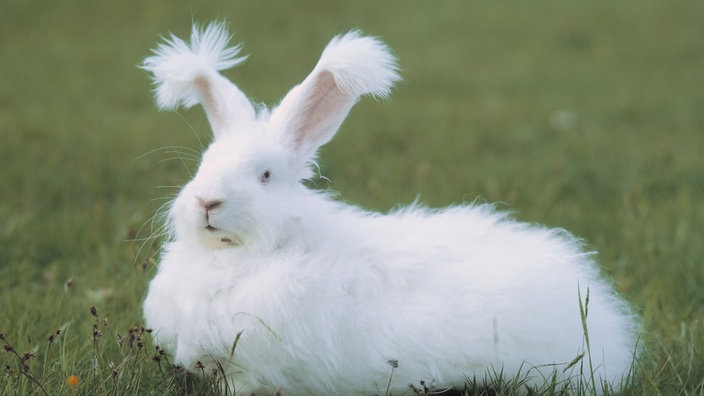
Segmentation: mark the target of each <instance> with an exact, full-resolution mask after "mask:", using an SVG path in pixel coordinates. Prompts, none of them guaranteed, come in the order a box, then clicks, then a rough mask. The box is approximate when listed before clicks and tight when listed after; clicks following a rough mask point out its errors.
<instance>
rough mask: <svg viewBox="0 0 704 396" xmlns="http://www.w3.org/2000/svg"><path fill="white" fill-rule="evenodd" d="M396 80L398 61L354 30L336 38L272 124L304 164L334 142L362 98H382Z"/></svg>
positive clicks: (378, 43)
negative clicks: (350, 112)
mask: <svg viewBox="0 0 704 396" xmlns="http://www.w3.org/2000/svg"><path fill="white" fill-rule="evenodd" d="M399 79H400V77H399V74H398V68H397V65H396V58H395V57H394V56H393V55H392V54H391V52H390V51H389V49H388V47H386V45H384V43H382V42H381V41H379V40H377V39H375V38H372V37H362V36H361V35H360V33H359V32H357V31H352V32H349V33H347V34H345V35H342V36H337V37H335V38H333V40H332V41H331V42H330V44H328V45H327V47H326V48H325V50H324V51H323V54H322V55H321V57H320V60H319V61H318V64H317V65H316V66H315V68H314V69H313V71H312V72H311V73H310V75H308V77H306V79H305V80H304V81H303V82H302V83H301V84H300V85H298V86H296V87H294V88H293V89H292V90H291V91H290V92H289V93H288V94H287V95H286V96H285V97H284V98H283V100H282V101H281V103H280V104H279V106H278V107H277V108H276V109H274V111H273V112H272V114H271V118H270V123H271V125H273V126H274V128H275V129H276V130H278V131H280V133H282V134H283V138H284V139H286V140H287V142H288V143H289V144H290V145H292V146H293V149H294V151H295V155H296V157H297V158H299V159H301V160H302V161H304V162H306V161H308V160H309V159H310V158H311V157H312V156H314V155H315V152H316V150H317V149H318V148H319V147H320V146H322V145H323V144H325V143H327V142H328V141H330V139H332V137H333V135H334V134H335V132H336V131H337V129H338V128H339V127H340V125H341V124H342V122H343V121H344V119H345V117H346V116H347V113H349V111H350V109H351V108H352V106H353V105H354V104H355V103H356V102H357V100H358V99H359V97H360V96H362V95H371V96H374V97H377V98H386V97H387V96H388V95H389V93H390V92H391V86H392V85H393V84H394V82H396V81H398V80H399Z"/></svg>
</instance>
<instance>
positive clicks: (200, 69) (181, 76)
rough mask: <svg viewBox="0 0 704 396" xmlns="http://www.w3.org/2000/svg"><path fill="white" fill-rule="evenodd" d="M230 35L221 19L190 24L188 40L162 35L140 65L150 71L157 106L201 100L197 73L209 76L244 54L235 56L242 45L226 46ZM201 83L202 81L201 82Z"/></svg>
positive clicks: (234, 63)
mask: <svg viewBox="0 0 704 396" xmlns="http://www.w3.org/2000/svg"><path fill="white" fill-rule="evenodd" d="M230 38H231V36H230V35H229V34H228V32H227V28H226V26H225V24H224V23H222V22H213V23H211V24H209V25H208V26H207V27H205V28H201V27H199V26H198V25H195V24H194V26H193V31H192V33H191V42H190V44H188V43H186V42H185V41H183V40H182V39H180V38H178V37H176V36H174V35H173V34H172V35H171V37H170V38H164V42H163V43H161V44H159V45H158V46H157V47H156V49H154V50H153V51H152V53H153V55H152V56H150V57H148V58H146V59H145V60H144V62H143V63H142V65H140V67H141V68H142V69H144V70H147V71H149V72H151V73H152V74H153V81H154V84H155V85H156V88H155V95H156V102H157V105H158V106H159V108H161V109H174V108H177V107H178V106H179V105H182V106H184V107H186V108H188V107H191V106H193V105H196V104H198V103H200V102H202V100H203V98H202V91H201V90H199V88H200V87H199V82H198V79H199V77H206V78H210V77H211V76H214V75H215V74H217V72H218V71H220V70H225V69H229V68H232V67H234V66H237V65H239V64H240V63H242V62H244V60H245V59H246V58H247V57H246V56H244V57H237V55H238V54H239V52H240V50H241V48H242V46H241V45H236V46H232V47H228V46H227V45H228V42H229V40H230ZM201 84H202V82H201Z"/></svg>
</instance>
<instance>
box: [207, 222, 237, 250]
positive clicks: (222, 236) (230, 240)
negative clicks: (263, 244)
mask: <svg viewBox="0 0 704 396" xmlns="http://www.w3.org/2000/svg"><path fill="white" fill-rule="evenodd" d="M203 229H205V231H206V232H207V234H206V235H205V240H206V241H208V244H214V245H216V246H221V247H223V246H226V247H227V246H240V245H242V240H241V239H240V238H238V237H236V236H234V235H232V234H230V233H228V232H226V231H224V230H222V229H220V228H218V227H215V226H213V225H211V224H206V225H205V227H203Z"/></svg>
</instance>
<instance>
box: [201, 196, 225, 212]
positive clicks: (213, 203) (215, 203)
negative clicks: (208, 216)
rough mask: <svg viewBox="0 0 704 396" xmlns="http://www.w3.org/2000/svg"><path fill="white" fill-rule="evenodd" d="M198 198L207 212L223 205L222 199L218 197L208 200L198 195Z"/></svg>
mask: <svg viewBox="0 0 704 396" xmlns="http://www.w3.org/2000/svg"><path fill="white" fill-rule="evenodd" d="M196 200H197V201H198V204H199V205H200V206H201V207H203V209H205V211H206V212H209V211H211V210H213V209H215V208H217V207H219V206H220V205H222V201H221V200H218V199H212V200H206V199H202V198H199V197H196Z"/></svg>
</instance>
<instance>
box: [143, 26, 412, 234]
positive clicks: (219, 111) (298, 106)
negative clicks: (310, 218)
mask: <svg viewBox="0 0 704 396" xmlns="http://www.w3.org/2000/svg"><path fill="white" fill-rule="evenodd" d="M229 39H230V36H229V35H228V33H227V30H226V28H225V26H224V24H221V23H213V24H210V25H208V26H207V27H206V28H204V29H203V28H199V27H197V26H194V28H193V33H192V35H191V40H190V43H186V42H184V41H183V40H181V39H179V38H178V37H175V36H173V35H172V36H171V37H170V38H169V39H166V40H165V41H164V42H163V43H162V44H160V45H159V46H158V47H157V48H156V49H155V50H154V51H153V55H152V56H150V57H148V58H147V59H146V60H145V61H144V63H143V65H142V68H144V69H145V70H147V71H149V72H151V73H152V74H153V80H154V83H155V86H156V88H155V95H156V100H157V105H158V106H159V107H160V108H161V109H174V108H177V107H179V106H183V107H186V108H187V107H190V106H193V105H195V104H201V105H202V106H203V108H204V109H205V113H206V115H207V117H208V121H209V123H210V126H211V128H212V131H213V136H214V138H213V142H212V143H211V145H210V146H209V147H208V148H207V150H206V151H205V152H204V154H203V157H202V161H201V164H200V167H199V169H198V171H197V173H196V174H195V176H194V177H193V179H192V180H191V181H190V182H189V183H188V184H187V185H186V186H184V188H183V189H182V190H181V192H180V193H179V195H178V197H177V198H176V199H175V201H174V202H173V205H172V208H171V211H170V216H169V217H170V222H171V227H172V228H173V231H174V234H175V235H174V236H175V238H176V239H177V240H194V241H198V242H200V243H202V244H204V245H206V246H212V247H233V246H238V247H239V246H255V245H258V244H264V245H271V244H277V243H281V242H282V238H285V237H284V234H285V232H286V230H287V229H290V226H291V224H294V223H295V222H296V221H297V218H298V217H299V216H300V211H299V210H298V208H299V207H300V206H299V205H301V204H302V203H301V201H302V200H304V199H305V198H304V197H306V196H309V195H306V194H310V193H309V192H307V190H306V189H305V187H303V185H302V184H301V181H302V180H304V179H306V178H308V177H310V176H311V174H312V170H311V167H312V166H314V165H315V156H316V152H317V150H318V148H319V147H320V146H322V145H323V144H325V143H327V142H328V141H330V139H332V137H333V135H334V134H335V132H336V131H337V129H338V128H339V127H340V125H341V124H342V122H343V120H344V119H345V117H346V116H347V113H348V112H349V111H350V109H351V108H352V106H353V105H354V104H355V103H356V101H357V100H358V99H359V97H360V96H362V95H371V96H374V97H377V98H385V97H386V96H387V95H388V94H389V92H390V89H391V86H392V85H393V83H394V82H395V81H397V80H398V79H399V75H398V73H397V66H396V60H395V58H394V56H393V55H391V53H390V52H389V50H388V48H387V47H386V46H385V45H384V44H383V43H381V42H380V41H378V40H377V39H375V38H371V37H363V36H361V35H360V33H359V32H357V31H352V32H349V33H347V34H345V35H341V36H337V37H335V38H333V40H332V41H331V42H330V43H329V44H328V45H327V47H326V48H325V50H324V51H323V53H322V55H321V58H320V60H319V61H318V63H317V65H316V66H315V68H314V69H313V71H312V72H311V73H310V74H309V75H308V77H306V78H305V80H303V82H302V83H301V84H299V85H298V86H296V87H294V88H293V89H291V91H290V92H289V93H288V94H286V95H285V97H284V98H283V99H282V101H281V102H280V104H279V105H278V106H277V107H275V108H274V109H272V110H269V109H267V108H264V107H262V106H257V107H255V106H254V105H253V104H252V103H251V102H250V101H249V99H247V97H246V96H245V95H244V94H243V93H242V92H241V91H240V90H239V89H238V87H237V86H236V85H235V84H233V83H232V82H230V81H229V80H228V79H226V78H225V77H223V76H222V75H221V74H220V73H219V71H220V70H224V69H227V68H231V67H234V66H236V65H238V64H240V63H242V62H243V61H244V59H245V58H244V57H237V55H238V54H239V51H240V46H234V47H228V41H229Z"/></svg>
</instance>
